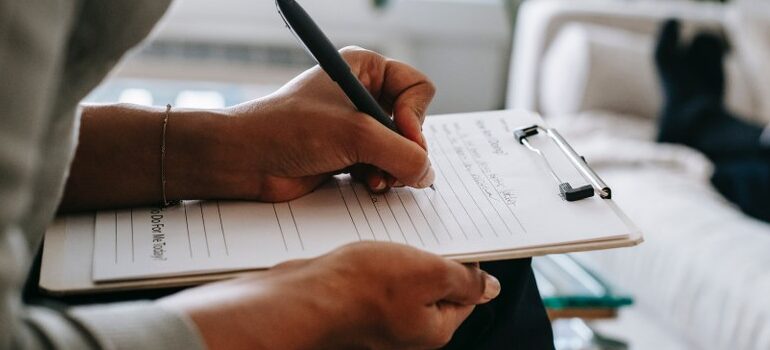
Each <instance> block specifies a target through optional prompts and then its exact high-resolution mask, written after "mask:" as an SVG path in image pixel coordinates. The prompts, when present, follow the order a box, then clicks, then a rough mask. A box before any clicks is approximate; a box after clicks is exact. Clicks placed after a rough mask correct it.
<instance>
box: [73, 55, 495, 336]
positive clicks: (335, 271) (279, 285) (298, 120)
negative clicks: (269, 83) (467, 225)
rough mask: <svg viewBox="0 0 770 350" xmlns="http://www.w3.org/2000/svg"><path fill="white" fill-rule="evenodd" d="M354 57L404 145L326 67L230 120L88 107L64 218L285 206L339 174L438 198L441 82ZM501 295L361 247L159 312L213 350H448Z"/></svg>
mask: <svg viewBox="0 0 770 350" xmlns="http://www.w3.org/2000/svg"><path fill="white" fill-rule="evenodd" d="M343 57H344V58H345V59H346V61H348V63H349V64H350V66H351V67H352V69H353V71H354V73H355V74H357V76H358V78H359V79H360V80H361V81H362V82H363V83H364V85H365V86H366V87H367V88H368V89H369V90H370V91H371V92H372V94H373V95H374V96H375V97H376V98H377V99H378V100H379V102H380V103H381V104H382V105H383V107H384V108H385V109H386V110H387V111H388V112H391V113H392V114H393V116H394V119H395V122H396V124H397V126H398V128H399V130H400V131H401V134H402V135H399V134H397V133H394V132H392V131H390V130H389V129H387V128H386V127H384V126H382V125H380V124H379V123H377V122H376V121H375V120H374V119H372V118H369V117H367V116H365V115H362V114H361V113H359V112H357V111H356V110H355V108H354V107H353V105H352V104H351V103H350V101H348V100H347V98H346V97H345V95H344V94H343V93H342V91H341V90H340V89H339V87H337V86H336V84H335V83H334V82H333V81H331V79H330V78H329V77H328V76H327V75H326V73H324V72H323V71H322V70H321V69H320V68H319V67H317V66H316V67H314V68H311V69H309V70H307V71H306V72H304V73H302V74H300V75H299V76H298V77H296V78H295V79H294V80H292V81H291V82H289V83H288V84H286V85H285V86H284V87H282V88H281V89H280V90H278V91H277V92H275V93H273V94H271V95H269V96H267V97H264V98H261V99H258V100H254V101H250V102H247V103H244V104H241V105H237V106H234V107H230V108H225V109H221V110H192V109H181V108H171V109H170V110H166V109H165V108H153V107H140V106H134V105H121V104H118V105H101V106H84V107H83V113H82V120H81V126H80V137H79V145H78V149H77V152H76V155H75V159H74V161H73V164H72V168H71V170H70V176H69V179H68V182H67V185H66V189H65V195H64V199H63V202H62V205H61V208H60V210H62V211H76V210H88V209H95V208H108V207H124V206H136V205H147V204H157V203H160V202H162V201H165V200H185V199H248V200H259V201H286V200H290V199H293V198H297V197H300V196H302V195H304V194H306V193H308V192H310V191H312V190H313V189H314V188H316V187H317V186H319V185H320V184H321V183H323V182H324V181H326V180H328V179H329V177H330V176H331V175H333V174H336V173H340V172H353V174H354V176H355V177H357V178H358V179H360V180H362V181H363V182H365V183H366V184H367V186H368V187H369V188H370V189H371V190H372V191H376V192H381V191H386V190H387V189H388V188H389V187H390V186H391V185H393V183H394V181H399V182H401V183H403V184H404V185H407V186H414V187H427V186H429V185H431V184H432V183H433V178H434V173H433V170H432V168H431V165H430V161H429V159H428V156H427V150H426V143H425V139H424V138H423V136H422V133H421V124H422V122H423V120H424V118H425V111H426V109H427V106H428V104H429V103H430V101H431V99H432V97H433V94H434V87H433V85H432V83H431V82H430V81H429V80H428V79H427V78H426V77H425V76H424V75H423V74H421V73H420V72H418V71H416V70H415V69H413V68H411V67H409V66H408V65H406V64H404V63H401V62H397V61H394V60H390V59H387V58H385V57H382V56H380V55H378V54H376V53H373V52H371V51H366V50H363V49H360V48H346V49H343ZM164 122H166V123H167V124H165V130H164ZM161 149H163V151H162V152H161ZM376 169H381V170H376ZM386 173H387V174H389V175H386ZM164 192H165V198H164ZM499 291H500V285H499V282H497V280H495V279H494V277H491V276H490V275H488V274H486V273H484V272H483V271H481V270H479V268H478V267H477V266H464V265H461V264H458V263H455V262H451V261H448V260H445V259H443V258H440V257H437V256H435V255H432V254H428V253H425V252H421V251H419V250H416V249H413V248H409V247H406V246H401V245H395V244H383V243H359V244H353V245H349V246H346V247H343V248H341V249H338V250H336V251H334V252H332V253H330V254H328V255H325V256H322V257H319V258H316V259H312V260H307V261H292V262H288V263H285V264H282V265H280V266H278V267H276V268H274V269H271V270H269V271H264V272H256V273H254V274H252V275H250V276H249V277H245V278H240V279H237V280H232V281H227V282H222V283H215V284H211V285H207V286H203V287H198V288H193V289H190V290H187V291H185V292H183V293H181V294H179V295H173V296H170V297H167V298H165V299H163V300H161V301H160V302H159V303H160V305H162V306H163V307H167V308H171V309H174V310H177V311H179V312H182V313H185V314H187V315H189V316H190V318H191V319H192V320H193V321H194V322H195V324H196V325H197V327H198V328H199V330H200V333H201V334H202V336H203V338H204V340H205V341H206V343H207V344H208V345H209V347H210V348H213V349H216V348H228V349H234V348H249V349H255V348H257V349H262V348H264V349H300V348H307V349H311V348H312V349H315V348H334V349H337V348H393V349H404V348H435V347H439V346H441V345H442V344H444V343H446V342H447V341H449V339H450V337H451V335H452V333H453V332H454V330H455V329H456V328H457V327H458V326H459V325H460V323H461V322H462V321H463V320H464V319H465V318H466V317H467V316H468V315H469V314H470V312H471V310H472V309H473V307H474V305H476V304H479V303H484V302H487V301H489V300H490V299H492V298H494V297H495V296H496V295H497V294H498V293H499Z"/></svg>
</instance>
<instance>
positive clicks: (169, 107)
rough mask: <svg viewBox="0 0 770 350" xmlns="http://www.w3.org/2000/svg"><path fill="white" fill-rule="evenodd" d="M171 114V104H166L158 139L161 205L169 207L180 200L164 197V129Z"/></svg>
mask: <svg viewBox="0 0 770 350" xmlns="http://www.w3.org/2000/svg"><path fill="white" fill-rule="evenodd" d="M170 115H171V105H170V104H167V105H166V115H165V116H164V118H163V134H162V135H161V139H160V140H161V141H160V190H161V195H162V196H163V207H170V206H173V205H177V204H179V203H180V202H181V201H179V200H173V201H169V200H168V198H167V197H166V129H167V127H168V117H169V116H170Z"/></svg>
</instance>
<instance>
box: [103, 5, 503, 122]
mask: <svg viewBox="0 0 770 350" xmlns="http://www.w3.org/2000/svg"><path fill="white" fill-rule="evenodd" d="M302 5H303V6H304V7H305V8H306V10H307V11H308V13H310V14H311V15H312V16H313V17H314V18H315V19H316V21H317V22H318V24H319V25H320V26H321V27H322V28H323V29H324V31H326V33H327V35H328V36H329V37H330V39H331V40H332V41H333V42H334V43H335V44H336V45H337V46H339V47H342V46H345V45H351V44H355V45H359V46H363V47H367V48H371V49H374V50H377V51H380V52H382V53H384V54H386V55H389V56H391V57H395V58H397V59H400V60H403V61H406V62H408V63H410V64H412V65H414V66H416V67H418V68H419V69H421V70H422V71H424V72H425V73H427V74H428V76H430V77H431V79H433V80H434V82H435V83H436V85H437V87H438V93H437V96H436V99H435V102H434V105H433V106H432V109H431V113H447V112H460V111H470V110H485V109H494V108H499V107H501V106H502V101H503V95H504V92H503V91H502V87H504V86H505V80H506V77H505V68H506V65H507V62H506V60H507V50H508V43H507V41H508V24H507V22H506V15H505V13H504V9H503V5H502V2H501V1H495V0H475V1H474V0H464V1H463V0H393V1H392V3H391V4H390V5H388V6H387V7H386V8H384V9H381V10H377V9H374V8H373V7H372V5H371V2H370V1H367V0H305V1H303V2H302ZM154 38H155V39H158V40H163V41H185V42H218V43H234V44H247V45H255V46H258V45H272V46H283V47H291V48H294V47H297V46H298V43H297V42H296V41H295V39H294V38H293V36H292V35H291V34H290V32H289V31H288V30H287V29H286V28H285V26H284V24H283V22H282V20H281V19H280V17H279V15H278V14H277V12H276V10H275V4H274V2H273V1H271V0H261V1H260V0H218V1H210V0H177V1H176V3H174V5H173V7H172V9H171V11H169V13H168V14H167V16H166V17H165V18H164V21H163V22H162V23H161V25H160V26H159V27H158V28H157V30H156V32H155V33H154ZM301 69H302V67H289V68H286V67H283V68H281V67H278V68H276V67H257V66H246V67H244V66H235V67H234V66H230V65H216V64H214V65H212V64H209V65H208V66H206V67H201V66H200V65H197V66H196V65H190V64H187V63H177V62H153V61H152V60H147V59H142V58H141V56H136V57H134V58H133V59H129V60H127V62H126V63H125V65H124V66H123V69H121V70H120V71H119V73H118V74H119V75H122V76H130V77H160V78H174V79H181V78H189V79H203V80H220V81H236V82H244V83H266V84H280V83H283V82H285V81H286V80H288V79H289V78H290V77H291V76H293V75H294V74H296V73H297V72H298V71H301Z"/></svg>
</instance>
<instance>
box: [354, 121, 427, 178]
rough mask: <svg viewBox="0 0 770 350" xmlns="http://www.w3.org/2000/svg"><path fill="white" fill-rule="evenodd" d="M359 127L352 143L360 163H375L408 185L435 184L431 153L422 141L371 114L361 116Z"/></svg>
mask: <svg viewBox="0 0 770 350" xmlns="http://www.w3.org/2000/svg"><path fill="white" fill-rule="evenodd" d="M357 127H358V128H359V130H357V132H356V133H354V135H356V136H355V138H354V141H353V143H354V145H353V147H354V149H355V157H356V158H357V159H356V161H357V162H358V163H365V164H371V165H374V166H376V167H377V168H380V169H382V170H384V171H385V172H387V173H389V174H390V175H393V176H394V177H395V178H396V179H398V180H399V181H401V182H402V183H404V184H405V185H408V186H412V187H417V188H425V187H428V186H430V185H432V184H433V180H434V179H435V173H434V172H433V169H432V168H431V166H430V160H429V159H428V153H427V152H426V151H425V149H424V148H422V147H420V145H419V144H417V143H415V142H412V141H410V140H407V139H406V138H404V137H403V136H401V135H399V134H397V133H395V132H393V131H391V130H389V129H388V128H386V127H384V126H382V125H380V124H379V123H377V121H375V120H374V119H372V118H368V117H367V118H363V117H362V118H361V121H360V123H357Z"/></svg>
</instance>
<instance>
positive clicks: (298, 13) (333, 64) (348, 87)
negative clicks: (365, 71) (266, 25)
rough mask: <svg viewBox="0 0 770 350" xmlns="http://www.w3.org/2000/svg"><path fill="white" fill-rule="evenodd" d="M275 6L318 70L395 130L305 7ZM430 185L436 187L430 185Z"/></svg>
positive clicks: (290, 2) (288, 1) (281, 0)
mask: <svg viewBox="0 0 770 350" xmlns="http://www.w3.org/2000/svg"><path fill="white" fill-rule="evenodd" d="M275 5H276V7H277V8H278V13H279V14H280V15H281V17H282V18H283V21H284V22H285V23H286V27H288V28H289V30H291V32H292V33H293V34H294V35H295V36H296V37H297V39H298V40H299V41H300V42H301V43H302V45H304V46H305V48H306V49H307V51H308V53H309V54H310V56H312V57H313V59H315V60H316V62H318V65H320V66H321V69H323V70H324V71H325V72H326V74H328V75H329V77H330V78H331V79H332V80H334V81H335V82H336V83H337V85H339V87H340V88H341V89H342V91H344V92H345V95H347V97H348V99H350V102H352V103H353V105H355V106H356V109H358V111H359V112H362V113H366V114H368V115H370V116H371V117H372V118H374V119H376V120H377V121H378V122H380V124H382V125H384V126H385V127H387V128H388V129H390V130H393V131H394V132H397V133H398V128H397V127H396V123H395V122H394V121H393V119H392V118H391V117H390V116H389V115H388V114H387V113H385V111H384V110H382V107H380V104H379V103H377V101H376V100H375V99H374V97H372V94H370V93H369V90H367V89H366V88H365V87H364V85H363V84H361V82H360V81H359V80H358V78H356V76H355V75H353V72H352V71H351V70H350V66H349V65H348V64H347V62H345V60H344V59H343V58H342V56H341V55H340V53H339V52H338V51H337V49H335V48H334V45H332V43H331V41H329V38H327V37H326V35H325V34H324V33H323V32H322V31H321V28H319V27H318V25H317V24H316V23H315V21H313V19H312V18H310V16H309V15H308V14H307V12H305V9H303V8H302V6H300V5H299V4H298V3H297V2H296V1H295V0H275ZM430 187H431V188H432V189H434V190H435V187H434V186H433V185H431V186H430Z"/></svg>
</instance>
